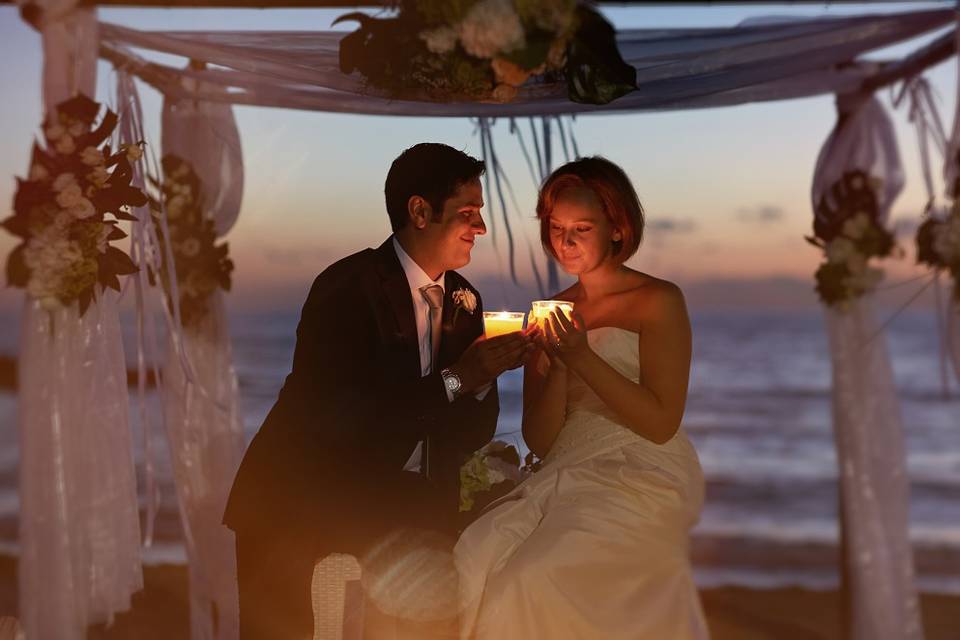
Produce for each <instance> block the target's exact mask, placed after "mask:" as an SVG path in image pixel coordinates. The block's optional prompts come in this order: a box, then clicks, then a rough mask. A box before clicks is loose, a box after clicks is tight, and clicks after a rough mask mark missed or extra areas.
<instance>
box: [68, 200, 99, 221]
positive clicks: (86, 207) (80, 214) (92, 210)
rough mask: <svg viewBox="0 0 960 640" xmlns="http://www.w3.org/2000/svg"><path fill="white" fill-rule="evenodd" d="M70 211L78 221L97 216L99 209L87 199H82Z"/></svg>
mask: <svg viewBox="0 0 960 640" xmlns="http://www.w3.org/2000/svg"><path fill="white" fill-rule="evenodd" d="M68 211H69V212H70V214H71V215H72V216H73V217H74V218H76V219H77V220H86V219H87V218H89V217H90V216H92V215H96V213H97V208H96V207H94V206H93V203H92V202H90V201H89V200H87V199H86V198H80V201H79V202H77V203H76V204H74V205H73V206H71V207H70V208H69V209H68Z"/></svg>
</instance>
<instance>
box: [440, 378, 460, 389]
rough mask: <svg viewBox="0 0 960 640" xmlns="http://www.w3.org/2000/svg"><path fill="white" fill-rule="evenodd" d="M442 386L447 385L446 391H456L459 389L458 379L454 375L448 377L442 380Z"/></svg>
mask: <svg viewBox="0 0 960 640" xmlns="http://www.w3.org/2000/svg"><path fill="white" fill-rule="evenodd" d="M443 382H444V384H446V385H447V390H448V391H456V390H457V389H459V388H460V378H458V377H457V376H455V375H448V376H446V377H445V378H444V379H443Z"/></svg>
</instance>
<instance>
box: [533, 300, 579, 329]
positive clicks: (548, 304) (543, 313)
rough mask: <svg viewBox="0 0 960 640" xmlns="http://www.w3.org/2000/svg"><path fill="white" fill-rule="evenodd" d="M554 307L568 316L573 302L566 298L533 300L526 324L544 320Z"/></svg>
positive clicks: (571, 310) (571, 311)
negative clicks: (528, 320)
mask: <svg viewBox="0 0 960 640" xmlns="http://www.w3.org/2000/svg"><path fill="white" fill-rule="evenodd" d="M554 309H559V310H560V311H561V312H562V313H563V315H565V316H566V317H568V318H569V317H570V316H571V314H572V313H573V303H572V302H569V301H567V300H534V301H533V309H532V310H531V311H530V322H529V323H528V324H533V323H537V322H539V321H541V320H546V319H547V318H549V317H550V312H551V311H553V310H554Z"/></svg>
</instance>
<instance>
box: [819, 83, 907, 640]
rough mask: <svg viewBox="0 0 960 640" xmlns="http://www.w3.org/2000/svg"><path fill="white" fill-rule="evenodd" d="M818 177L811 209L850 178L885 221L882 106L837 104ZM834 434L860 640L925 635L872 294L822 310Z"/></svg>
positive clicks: (891, 174) (889, 130)
mask: <svg viewBox="0 0 960 640" xmlns="http://www.w3.org/2000/svg"><path fill="white" fill-rule="evenodd" d="M839 110H840V121H839V123H838V125H837V127H836V128H835V129H834V131H833V133H832V134H831V135H830V137H829V138H828V139H827V141H826V143H825V144H824V147H823V149H822V151H821V153H820V157H819V158H818V160H817V168H816V171H815V173H814V182H813V202H814V204H815V205H816V203H817V202H819V201H820V197H821V196H822V195H823V194H825V193H828V192H829V189H830V188H831V186H832V185H833V184H834V183H835V182H836V181H837V180H838V179H840V178H841V177H842V175H843V174H844V172H847V171H852V170H855V169H860V170H862V171H864V172H865V173H866V174H868V175H869V176H872V177H874V178H877V179H878V180H879V182H878V183H877V184H876V185H875V191H876V195H877V201H878V205H879V208H880V214H881V218H882V219H883V220H886V219H887V217H888V215H889V211H890V207H891V205H892V204H893V200H894V198H896V196H897V194H898V193H899V191H900V189H901V188H902V186H903V171H902V168H901V166H900V158H899V155H898V152H897V146H896V138H895V137H894V132H893V125H892V123H891V122H890V119H889V118H888V116H887V114H886V113H885V112H884V110H883V107H882V106H881V105H880V103H879V102H878V101H877V100H876V98H872V97H870V98H865V97H862V96H858V97H841V98H840V99H839ZM825 315H826V325H827V334H828V336H829V341H830V356H831V364H832V372H833V386H832V394H833V430H834V438H835V440H836V448H837V463H838V466H839V475H840V496H841V512H842V513H841V521H842V535H843V536H844V543H845V557H844V558H843V562H844V564H845V567H846V574H847V577H848V581H849V583H848V586H849V589H850V597H851V600H850V604H851V614H852V620H851V625H852V628H851V631H852V638H853V639H854V640H895V639H896V640H915V639H920V638H922V637H923V628H922V624H921V619H920V611H919V606H918V601H917V594H916V591H915V587H914V566H913V553H912V549H911V546H910V536H909V509H908V500H909V478H908V476H907V469H906V453H905V449H904V441H903V425H902V418H901V413H900V404H899V400H898V398H897V389H896V386H895V384H894V378H893V371H892V368H891V365H890V356H889V352H888V350H887V343H886V338H885V335H884V333H883V330H882V327H881V326H880V324H879V323H878V322H877V320H876V315H875V313H874V310H873V305H872V296H871V295H870V294H867V295H865V296H863V297H862V298H860V299H857V300H854V301H852V303H851V304H850V306H849V308H847V309H845V310H839V309H837V308H834V307H827V308H826V309H825Z"/></svg>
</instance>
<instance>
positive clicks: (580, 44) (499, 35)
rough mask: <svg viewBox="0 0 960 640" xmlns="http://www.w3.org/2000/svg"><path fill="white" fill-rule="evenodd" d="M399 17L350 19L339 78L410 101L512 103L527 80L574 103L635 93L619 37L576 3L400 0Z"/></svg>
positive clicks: (348, 16)
mask: <svg viewBox="0 0 960 640" xmlns="http://www.w3.org/2000/svg"><path fill="white" fill-rule="evenodd" d="M398 9H399V11H398V13H397V15H396V17H392V18H373V17H370V16H368V15H366V14H364V13H358V12H354V13H349V14H346V15H343V16H341V17H340V18H338V19H337V20H336V21H335V22H334V24H337V23H338V22H341V21H346V20H350V21H357V22H359V23H360V28H359V29H357V30H356V31H355V32H353V33H351V34H349V35H347V36H345V37H344V38H343V39H342V40H341V42H340V70H341V71H342V72H343V73H347V74H349V73H352V72H353V71H354V70H357V71H359V72H360V73H361V74H362V75H363V76H364V77H365V78H366V80H367V82H368V83H369V84H370V85H371V86H373V87H374V88H376V89H380V90H384V91H386V92H387V93H389V94H390V95H392V96H395V97H405V98H413V99H424V100H437V101H452V100H493V101H496V102H509V101H511V100H513V99H514V98H515V97H516V95H517V90H518V88H519V87H520V86H521V85H523V84H524V83H526V82H527V81H528V80H529V79H531V78H534V77H536V78H539V79H541V80H542V81H544V82H556V81H558V80H559V79H560V78H565V80H566V84H567V94H568V96H569V98H570V99H571V100H573V101H575V102H582V103H589V104H606V103H608V102H610V101H612V100H615V99H616V98H619V97H620V96H623V95H625V94H627V93H629V92H630V91H632V90H633V89H635V88H636V71H635V70H634V68H633V67H632V66H630V65H629V64H627V63H626V62H624V60H623V58H622V57H621V56H620V53H619V51H618V50H617V44H616V31H615V30H614V28H613V27H612V26H611V25H610V23H609V22H607V21H606V20H605V19H604V18H603V16H601V15H600V14H599V13H597V12H596V11H594V10H593V9H591V8H590V7H587V6H585V5H581V4H578V3H577V1H576V0H400V2H399V6H398Z"/></svg>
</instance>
